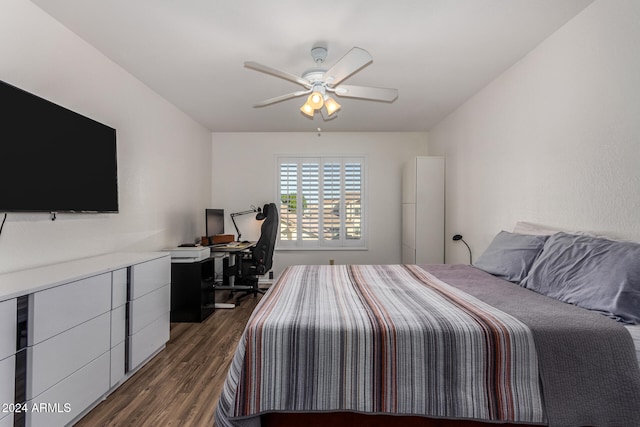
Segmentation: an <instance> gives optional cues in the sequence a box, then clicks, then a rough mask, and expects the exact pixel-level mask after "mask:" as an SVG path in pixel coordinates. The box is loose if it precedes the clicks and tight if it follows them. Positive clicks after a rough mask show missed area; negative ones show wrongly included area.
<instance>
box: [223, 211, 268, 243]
mask: <svg viewBox="0 0 640 427" xmlns="http://www.w3.org/2000/svg"><path fill="white" fill-rule="evenodd" d="M254 212H257V213H258V214H257V215H256V219H257V220H258V221H262V220H263V219H265V218H266V216H264V214H263V213H262V209H260V208H256V207H255V206H253V205H251V209H248V210H246V211H242V212H233V213H232V214H231V222H233V226H234V227H235V228H236V233H238V242H239V241H240V237H242V233H240V230H239V229H238V225H237V224H236V220H235V219H234V218H235V217H237V216H240V215H246V214H250V213H254Z"/></svg>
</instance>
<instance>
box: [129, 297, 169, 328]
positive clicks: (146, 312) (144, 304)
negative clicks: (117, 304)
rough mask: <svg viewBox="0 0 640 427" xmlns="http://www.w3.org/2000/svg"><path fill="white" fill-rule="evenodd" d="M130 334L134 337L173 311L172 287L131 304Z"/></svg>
mask: <svg viewBox="0 0 640 427" xmlns="http://www.w3.org/2000/svg"><path fill="white" fill-rule="evenodd" d="M129 310H130V311H129V334H130V335H133V334H135V333H137V332H138V331H140V330H141V329H142V328H144V327H146V326H147V325H149V324H150V323H151V322H153V321H154V320H156V319H157V318H159V317H160V316H162V315H163V314H164V313H168V312H169V311H170V310H171V285H166V286H164V287H162V288H160V289H156V290H155V291H153V292H150V293H148V294H146V295H144V296H142V297H140V298H138V299H135V300H133V301H131V302H130V303H129Z"/></svg>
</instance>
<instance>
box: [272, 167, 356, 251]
mask: <svg viewBox="0 0 640 427" xmlns="http://www.w3.org/2000/svg"><path fill="white" fill-rule="evenodd" d="M364 169H365V161H364V157H279V158H278V186H277V188H278V191H279V194H278V199H279V200H280V231H279V233H278V242H279V247H281V248H313V249H320V248H356V247H357V248H364V247H365V246H366V234H365V228H364V224H365V221H364V215H365V212H366V209H365V204H364V200H365V197H364V195H365V193H364V172H365V171H364Z"/></svg>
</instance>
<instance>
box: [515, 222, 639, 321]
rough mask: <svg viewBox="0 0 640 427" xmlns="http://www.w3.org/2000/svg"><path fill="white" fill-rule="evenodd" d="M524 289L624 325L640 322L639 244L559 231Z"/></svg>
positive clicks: (524, 283) (548, 245) (532, 270)
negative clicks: (605, 316)
mask: <svg viewBox="0 0 640 427" xmlns="http://www.w3.org/2000/svg"><path fill="white" fill-rule="evenodd" d="M523 285H524V286H525V287H526V288H528V289H531V290H534V291H536V292H539V293H541V294H544V295H547V296H549V297H551V298H555V299H557V300H560V301H564V302H567V303H570V304H574V305H577V306H579V307H583V308H587V309H590V310H596V311H600V312H602V313H604V314H606V315H608V316H609V317H612V318H614V319H616V320H619V321H623V322H626V323H640V244H637V243H632V242H621V241H616V240H609V239H605V238H601V237H593V236H587V235H574V234H567V233H557V234H554V235H553V236H551V237H549V239H548V240H547V242H546V243H545V245H544V249H543V250H542V253H541V254H540V256H539V257H538V259H537V260H536V261H535V263H534V264H533V266H532V267H531V271H530V272H529V275H528V276H527V277H526V279H525V280H524V282H523Z"/></svg>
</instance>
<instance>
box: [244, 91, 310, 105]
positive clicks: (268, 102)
mask: <svg viewBox="0 0 640 427" xmlns="http://www.w3.org/2000/svg"><path fill="white" fill-rule="evenodd" d="M309 93H311V89H309V90H299V91H297V92H292V93H287V94H286V95H280V96H276V97H274V98H269V99H265V100H264V101H262V102H258V103H257V104H255V105H254V106H253V107H254V108H259V107H265V106H267V105H271V104H275V103H276V102H282V101H286V100H287V99H291V98H295V97H297V96H302V95H307V94H309Z"/></svg>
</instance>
